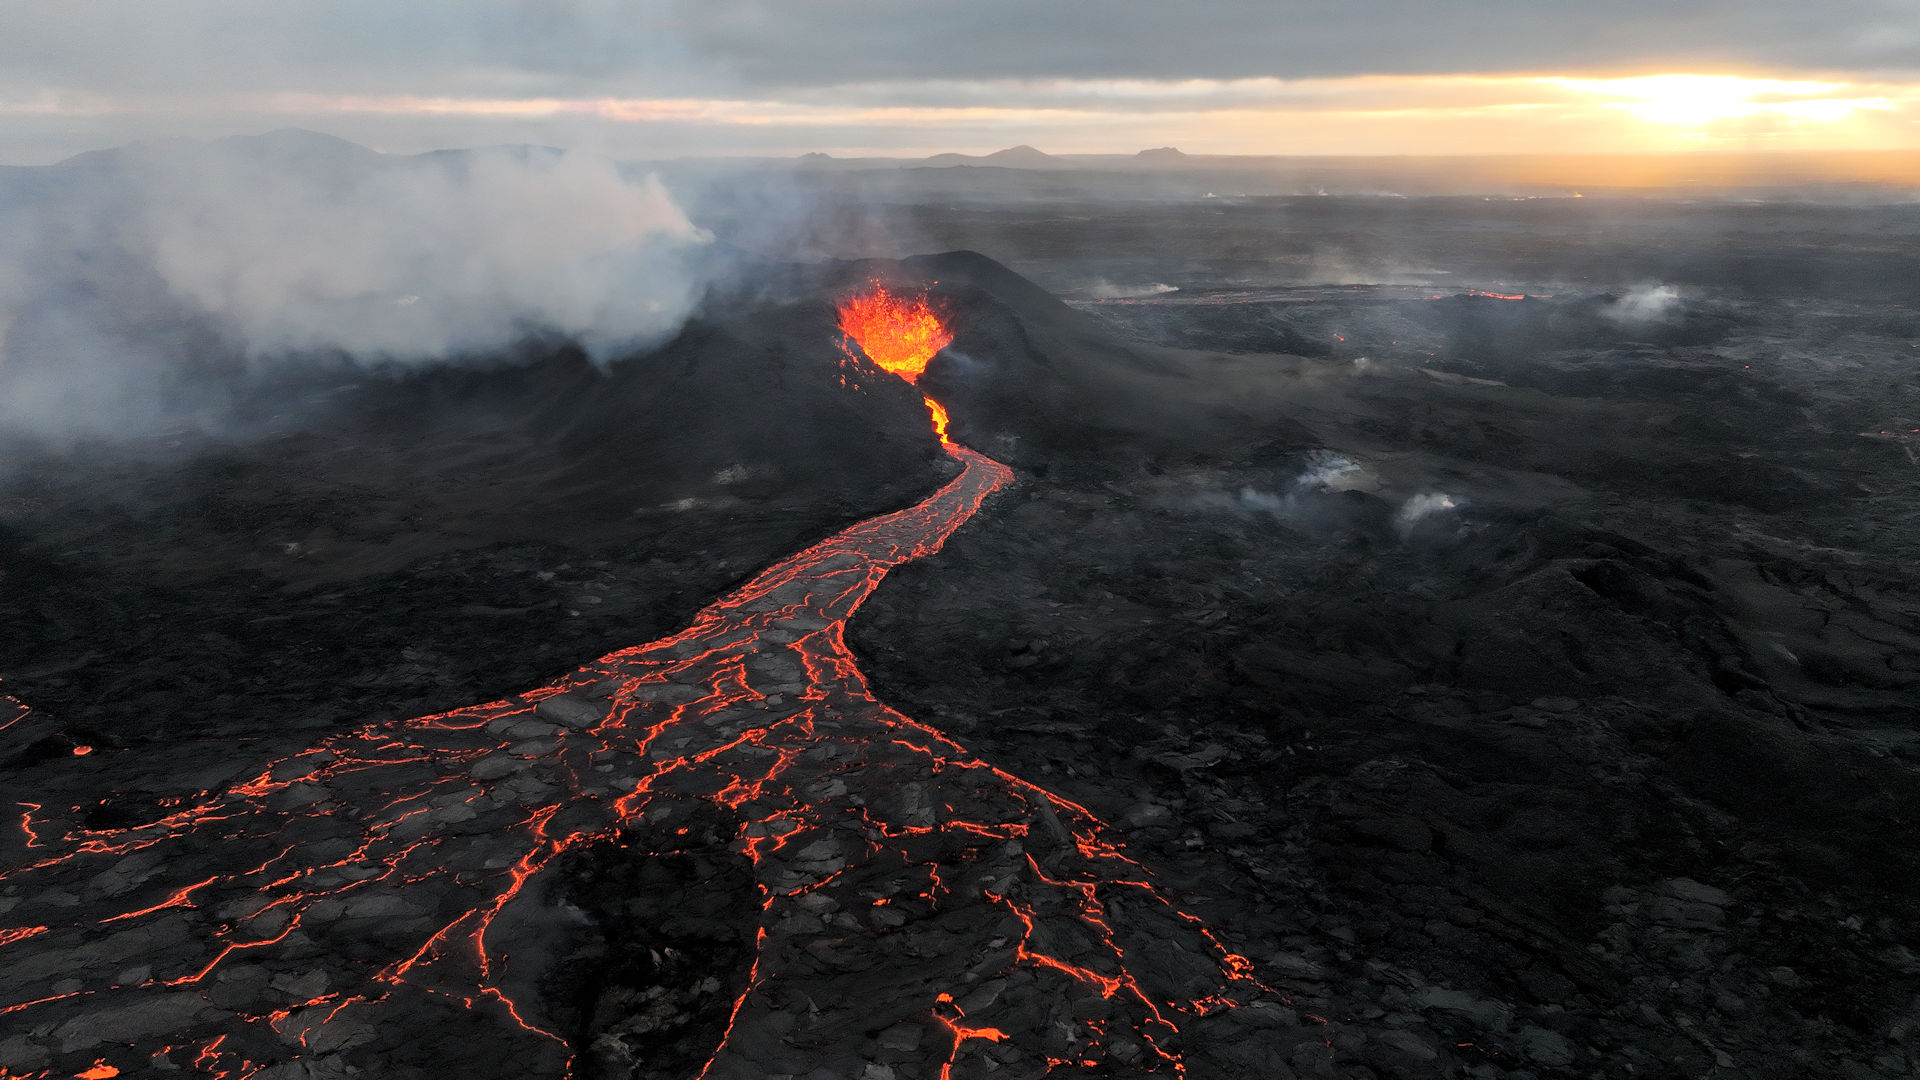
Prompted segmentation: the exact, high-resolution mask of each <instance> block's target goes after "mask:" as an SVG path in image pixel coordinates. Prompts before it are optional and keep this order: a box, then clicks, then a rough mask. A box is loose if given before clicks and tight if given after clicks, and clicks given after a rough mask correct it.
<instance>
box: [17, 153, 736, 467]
mask: <svg viewBox="0 0 1920 1080" xmlns="http://www.w3.org/2000/svg"><path fill="white" fill-rule="evenodd" d="M44 175H46V176H51V177H57V178H59V179H60V180H61V181H62V183H60V184H55V185H50V187H52V188H53V189H54V193H53V194H51V195H49V194H45V193H40V194H31V195H29V196H27V197H24V198H23V197H18V196H16V197H15V198H13V199H11V200H9V199H7V198H6V197H5V192H0V384H5V385H8V386H11V387H12V390H13V392H11V393H9V394H7V395H6V396H5V401H4V403H0V429H4V428H8V427H11V428H14V429H16V430H22V429H24V430H29V431H34V432H36V433H40V434H47V433H58V432H60V431H62V430H71V429H76V428H77V429H86V428H93V429H96V430H93V431H90V432H87V433H89V434H98V433H100V430H101V429H105V430H111V429H112V428H115V427H118V426H121V425H124V424H126V423H128V422H132V423H134V425H135V426H136V427H137V426H140V421H141V420H142V419H148V420H156V421H157V420H160V419H162V418H161V417H159V412H161V411H163V410H162V409H161V406H160V403H159V402H158V401H157V400H156V399H157V397H158V396H162V395H160V390H161V388H162V387H163V386H174V385H177V384H179V383H181V382H182V381H183V376H182V375H181V372H183V371H193V370H199V369H201V368H203V367H204V366H205V364H206V361H207V358H206V356H204V355H202V354H204V353H205V352H206V351H207V350H208V349H209V348H211V347H212V346H213V345H221V346H223V347H224V348H226V349H227V351H228V352H229V353H232V354H238V355H240V356H243V357H244V358H245V361H246V366H247V367H249V368H250V369H252V370H253V371H256V372H258V371H262V370H271V369H273V368H275V367H276V366H279V365H285V364H288V363H297V362H300V361H301V360H302V358H303V357H305V356H310V355H311V354H314V353H316V352H318V353H344V354H347V355H349V356H351V357H352V358H353V359H354V360H355V361H358V362H361V363H401V364H420V363H433V362H444V361H445V360H447V359H449V358H452V357H458V356H461V355H474V354H485V353H487V352H489V351H497V350H500V349H502V348H504V347H507V346H510V345H512V344H514V343H515V342H516V341H518V340H522V339H524V338H526V337H527V336H528V335H530V334H548V335H550V334H555V333H557V334H560V335H564V336H566V337H568V338H571V339H573V340H575V341H578V342H579V343H581V344H582V345H583V346H585V347H586V348H587V349H588V350H589V351H590V352H591V353H593V354H594V355H595V356H596V358H600V359H605V358H608V357H611V356H613V355H615V354H617V353H618V352H619V351H620V350H622V349H625V348H630V347H635V346H642V345H646V344H650V343H653V342H656V341H658V340H660V339H662V338H665V337H667V336H669V335H671V334H672V333H674V332H675V331H676V330H677V329H678V328H679V326H680V325H681V323H682V321H683V320H684V319H685V317H686V316H687V314H688V313H689V312H690V311H691V310H692V308H693V306H694V305H695V304H696V303H697V302H698V300H699V299H700V296H701V294H702V292H703V291H704V288H705V286H706V280H705V278H704V276H703V275H702V274H700V273H699V272H697V268H696V265H695V264H696V262H697V259H698V255H699V253H700V250H701V248H702V247H703V246H704V245H705V244H706V243H707V242H708V239H709V238H708V237H707V236H706V234H705V233H703V232H702V231H701V230H699V229H697V228H696V227H694V225H693V224H692V223H691V222H690V221H689V220H688V219H687V217H686V215H685V214H683V213H682V212H681V211H680V209H679V208H678V207H677V206H676V205H675V203H674V201H673V199H672V198H671V196H670V195H669V194H668V193H667V191H666V190H665V188H663V187H662V186H661V184H660V183H659V182H658V181H657V180H656V179H654V178H653V177H651V176H648V177H643V178H638V179H635V178H630V177H628V176H626V175H624V174H623V173H622V172H621V171H620V169H619V168H618V167H617V166H616V165H614V164H613V163H612V162H609V161H606V160H603V159H598V158H595V157H591V156H586V155H579V154H570V153H569V154H562V153H560V152H558V151H543V150H523V149H513V150H494V151H478V152H472V153H464V154H442V155H424V156H422V157H417V158H394V157H386V156H383V155H378V154H374V153H373V152H371V151H367V150H364V149H363V148H360V147H357V146H353V145H352V144H348V143H342V142H339V141H337V140H332V139H327V138H325V137H323V136H314V135H308V134H304V133H283V134H280V135H275V136H264V137H261V138H258V139H243V140H228V141H225V142H222V143H214V144H156V145H150V146H144V147H135V148H129V149H128V150H126V151H120V152H118V153H117V156H109V157H107V158H105V159H101V160H94V161H88V160H84V159H83V160H77V161H74V162H69V163H67V164H65V165H62V166H59V167H57V169H53V170H46V171H45V172H44ZM23 222H24V224H23ZM9 226H11V227H9ZM182 327H192V328H194V332H193V333H192V334H187V333H185V332H184V331H183V330H182V329H181V328H182ZM184 338H192V340H191V341H186V340H184ZM185 381H189V382H190V381H192V379H191V378H186V379H185ZM28 399H31V401H30V403H29V401H28ZM143 405H145V406H150V407H151V408H152V411H153V412H154V415H153V416H150V417H146V418H142V417H141V416H139V415H138V414H139V413H140V412H141V411H142V406H143ZM29 406H30V407H29Z"/></svg>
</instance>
